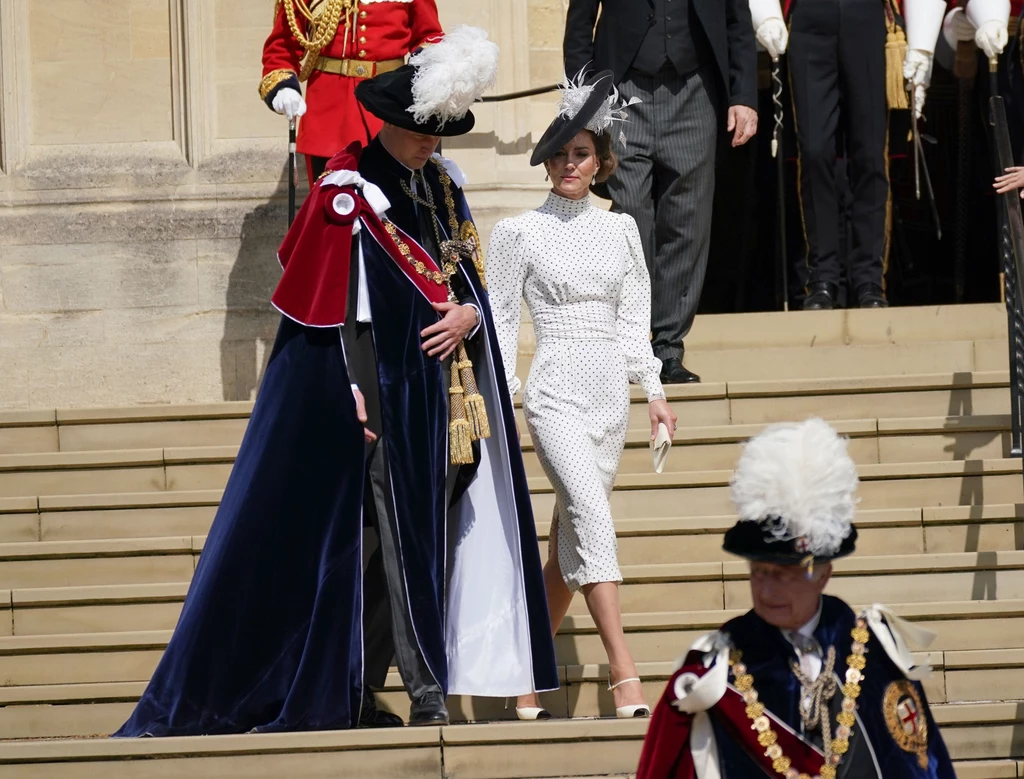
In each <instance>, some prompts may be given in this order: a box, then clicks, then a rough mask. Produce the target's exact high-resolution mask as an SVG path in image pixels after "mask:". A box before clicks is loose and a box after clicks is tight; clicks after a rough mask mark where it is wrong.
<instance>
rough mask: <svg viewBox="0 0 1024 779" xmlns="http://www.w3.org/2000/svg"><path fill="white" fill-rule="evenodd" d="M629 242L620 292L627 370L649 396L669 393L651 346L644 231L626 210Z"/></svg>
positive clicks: (620, 323) (655, 397) (621, 342)
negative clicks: (626, 263)
mask: <svg viewBox="0 0 1024 779" xmlns="http://www.w3.org/2000/svg"><path fill="white" fill-rule="evenodd" d="M621 216H622V221H623V226H624V229H625V231H626V243H627V244H628V245H629V257H628V258H627V261H628V263H629V269H628V270H627V271H626V277H625V278H624V279H623V280H622V291H621V292H620V293H619V309H618V331H619V346H620V347H621V348H622V353H623V354H624V355H625V356H626V371H627V373H628V374H629V380H630V382H632V383H633V384H639V385H640V386H642V387H643V388H644V392H646V393H647V400H648V401H651V400H658V399H660V398H664V397H665V390H664V389H663V388H662V386H661V360H659V359H658V358H657V357H655V356H654V351H653V350H652V349H651V277H650V276H649V275H648V273H647V263H646V261H645V260H644V249H643V245H642V244H641V243H640V231H639V230H638V229H637V227H636V222H635V221H634V220H633V217H631V216H629V214H622V215H621Z"/></svg>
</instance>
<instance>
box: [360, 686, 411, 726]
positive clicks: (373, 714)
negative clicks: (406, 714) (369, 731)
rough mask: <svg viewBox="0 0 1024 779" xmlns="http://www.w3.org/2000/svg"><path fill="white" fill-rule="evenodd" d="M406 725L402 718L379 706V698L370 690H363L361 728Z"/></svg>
mask: <svg viewBox="0 0 1024 779" xmlns="http://www.w3.org/2000/svg"><path fill="white" fill-rule="evenodd" d="M404 725H405V723H404V722H402V718H401V717H399V716H398V715H397V714H392V713H391V712H390V711H381V710H380V709H378V708H377V699H376V698H374V697H373V693H372V692H370V691H369V690H363V709H362V711H361V712H359V727H361V728H400V727H403V726H404Z"/></svg>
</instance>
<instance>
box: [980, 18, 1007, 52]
mask: <svg viewBox="0 0 1024 779" xmlns="http://www.w3.org/2000/svg"><path fill="white" fill-rule="evenodd" d="M1008 40H1009V33H1008V32H1007V30H1006V25H1005V24H1003V23H1002V22H995V21H993V22H985V24H983V25H981V27H979V28H978V31H977V32H976V33H975V34H974V42H975V43H976V44H978V48H979V49H981V50H982V51H983V52H985V56H986V57H988V58H989V59H992V58H993V57H998V56H999V55H1000V54H1002V53H1003V49H1005V48H1006V43H1007V41H1008Z"/></svg>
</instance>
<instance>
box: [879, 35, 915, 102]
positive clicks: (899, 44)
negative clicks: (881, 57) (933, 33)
mask: <svg viewBox="0 0 1024 779" xmlns="http://www.w3.org/2000/svg"><path fill="white" fill-rule="evenodd" d="M888 27H889V32H888V34H887V35H886V37H885V97H886V101H887V102H888V104H889V108H890V109H892V110H894V111H900V110H905V109H907V108H910V103H909V102H908V101H907V90H906V88H905V87H904V86H903V83H904V79H903V61H904V60H905V59H906V58H907V36H906V35H905V34H904V33H903V30H901V29H900V28H899V26H897V24H896V22H894V21H889V22H888Z"/></svg>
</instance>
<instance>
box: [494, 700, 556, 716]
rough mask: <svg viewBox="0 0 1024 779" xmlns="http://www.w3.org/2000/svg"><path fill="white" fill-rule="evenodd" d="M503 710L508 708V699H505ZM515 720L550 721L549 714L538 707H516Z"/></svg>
mask: <svg viewBox="0 0 1024 779" xmlns="http://www.w3.org/2000/svg"><path fill="white" fill-rule="evenodd" d="M505 708H506V709H507V708H508V698H506V699H505ZM516 718H517V719H521V720H526V721H533V720H539V719H551V712H550V711H548V710H547V709H544V708H541V707H540V706H523V707H522V708H520V707H519V706H516Z"/></svg>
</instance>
